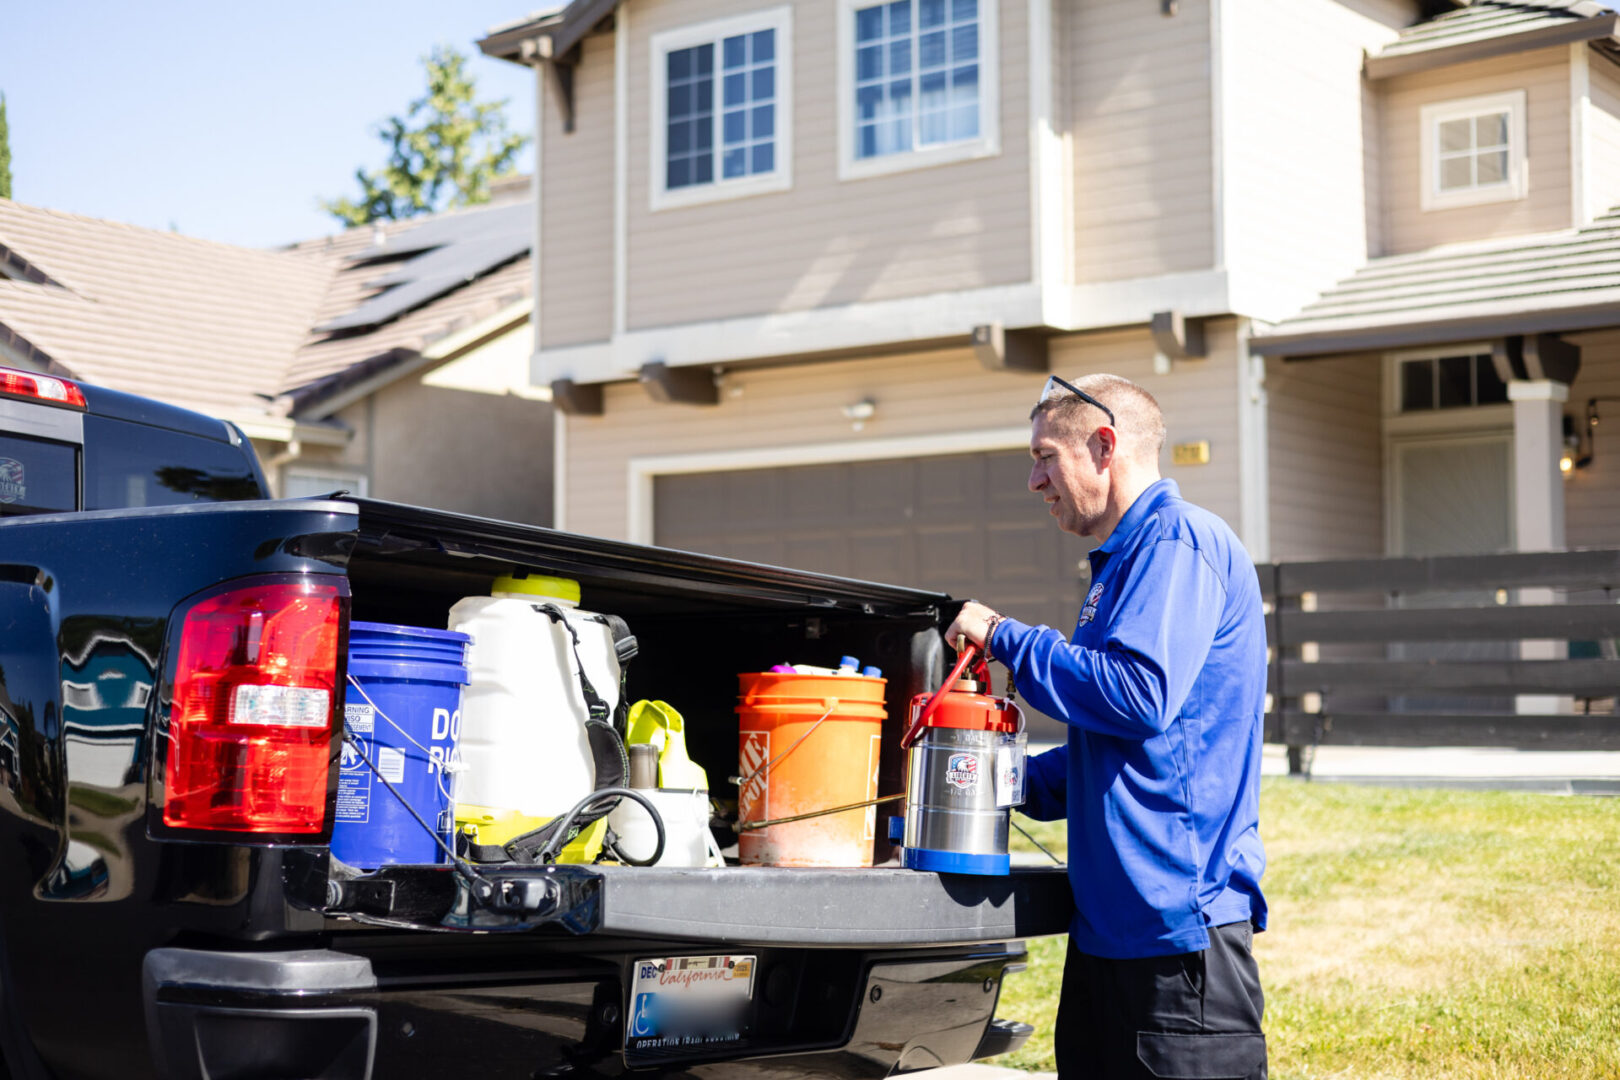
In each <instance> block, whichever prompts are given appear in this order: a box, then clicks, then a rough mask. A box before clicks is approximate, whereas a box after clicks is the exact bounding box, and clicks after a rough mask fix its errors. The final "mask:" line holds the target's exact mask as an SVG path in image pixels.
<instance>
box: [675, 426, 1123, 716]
mask: <svg viewBox="0 0 1620 1080" xmlns="http://www.w3.org/2000/svg"><path fill="white" fill-rule="evenodd" d="M1028 480H1029V454H1028V452H1027V451H1024V450H1007V451H998V452H993V453H978V454H953V455H950V456H947V457H930V458H915V459H897V460H891V461H858V462H849V463H842V464H835V465H800V466H792V467H787V468H773V469H742V470H737V471H733V472H721V473H701V474H692V475H679V476H663V477H659V478H658V479H657V481H656V485H655V488H654V508H655V509H654V515H655V516H654V530H655V533H654V535H655V539H656V541H657V542H658V543H659V544H663V545H666V546H668V547H675V548H682V549H685V550H687V551H703V552H709V553H711V554H716V555H724V556H728V557H731V558H738V559H747V560H750V561H752V562H762V563H770V564H772V565H776V566H791V567H796V568H799V569H804V570H817V571H821V572H824V573H829V574H840V575H843V576H846V577H855V578H864V579H867V580H871V581H882V582H888V583H892V584H896V585H910V586H914V587H916V588H922V589H934V590H938V591H941V592H946V593H949V594H950V595H952V596H955V597H958V598H967V597H972V598H974V599H976V600H982V601H983V602H984V603H986V604H989V605H990V606H991V607H994V608H996V609H997V610H998V611H1002V612H1005V613H1006V614H1008V615H1012V616H1016V617H1017V618H1019V619H1021V620H1023V621H1024V622H1029V623H1045V624H1046V625H1048V626H1055V627H1058V628H1059V629H1060V630H1062V631H1063V633H1064V634H1068V633H1069V632H1070V631H1071V630H1072V629H1073V628H1074V621H1075V618H1076V616H1077V614H1078V612H1079V610H1080V600H1081V593H1082V592H1083V581H1084V577H1083V575H1084V574H1086V573H1087V572H1088V571H1087V569H1086V567H1085V553H1086V552H1087V551H1088V550H1090V548H1091V546H1092V542H1091V541H1090V540H1089V539H1088V540H1081V539H1080V538H1078V537H1074V536H1070V535H1068V534H1067V533H1062V532H1059V531H1058V528H1057V524H1056V523H1055V522H1054V521H1053V520H1052V518H1051V516H1050V515H1049V514H1048V513H1047V511H1046V506H1045V504H1044V503H1043V502H1042V501H1041V500H1040V499H1039V498H1037V497H1036V496H1035V495H1033V494H1031V493H1030V491H1029V490H1028V487H1027V484H1028ZM998 682H999V679H998ZM1042 727H1045V725H1042ZM1051 730H1052V729H1050V728H1048V729H1047V731H1051Z"/></svg>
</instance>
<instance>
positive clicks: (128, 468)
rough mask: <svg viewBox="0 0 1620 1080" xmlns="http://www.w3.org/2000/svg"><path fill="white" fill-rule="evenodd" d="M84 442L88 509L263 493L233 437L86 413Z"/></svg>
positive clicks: (202, 500)
mask: <svg viewBox="0 0 1620 1080" xmlns="http://www.w3.org/2000/svg"><path fill="white" fill-rule="evenodd" d="M84 444H85V449H84V508H85V509H86V510H111V509H115V508H117V507H123V506H173V505H176V504H180V503H192V502H218V501H225V500H231V499H254V498H258V497H259V495H260V492H259V485H258V483H257V482H256V481H255V480H254V478H253V472H252V469H251V467H250V466H249V465H248V463H247V460H246V458H245V457H244V456H243V452H242V450H241V449H239V448H238V447H234V446H232V445H230V444H229V443H224V442H221V443H210V442H206V441H202V440H198V439H196V438H195V437H191V436H185V435H181V434H180V433H178V432H171V431H165V430H163V429H161V428H152V427H147V426H146V425H144V424H131V423H127V422H125V421H123V420H112V419H108V418H107V417H100V416H86V417H85V418H84ZM6 456H16V455H6ZM177 462H184V463H185V464H183V465H180V464H177ZM42 479H43V477H42Z"/></svg>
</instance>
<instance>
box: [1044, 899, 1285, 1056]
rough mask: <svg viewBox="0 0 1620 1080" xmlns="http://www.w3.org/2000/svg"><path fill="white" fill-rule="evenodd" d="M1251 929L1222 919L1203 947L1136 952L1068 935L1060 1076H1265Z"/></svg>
mask: <svg viewBox="0 0 1620 1080" xmlns="http://www.w3.org/2000/svg"><path fill="white" fill-rule="evenodd" d="M1253 944H1254V929H1253V927H1251V926H1250V925H1249V924H1248V923H1246V922H1243V923H1230V924H1228V925H1226V926H1219V927H1216V928H1214V929H1212V930H1211V931H1210V932H1209V948H1207V949H1205V950H1204V951H1202V952H1192V953H1180V954H1177V955H1175V956H1154V957H1148V958H1146V959H1142V960H1107V959H1104V958H1102V957H1099V956H1089V955H1087V954H1085V953H1082V952H1080V951H1079V950H1078V949H1076V948H1075V947H1074V943H1073V942H1072V941H1071V942H1070V943H1069V955H1068V959H1067V960H1066V961H1065V963H1064V967H1063V996H1062V998H1061V999H1060V1000H1059V1002H1058V1014H1057V1031H1056V1040H1055V1041H1056V1050H1057V1066H1058V1076H1059V1077H1060V1078H1061V1080H1138V1078H1141V1080H1148V1078H1154V1077H1159V1078H1165V1077H1174V1078H1176V1080H1265V1076H1266V1037H1265V1035H1264V1034H1262V1033H1261V1031H1260V1018H1261V1016H1262V1015H1263V1014H1264V1013H1265V1008H1266V1002H1265V995H1264V994H1262V993H1261V992H1260V975H1259V971H1258V970H1257V969H1256V967H1255V963H1254V953H1253V951H1252V949H1253Z"/></svg>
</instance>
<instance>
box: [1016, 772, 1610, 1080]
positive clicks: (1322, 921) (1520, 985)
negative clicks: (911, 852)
mask: <svg viewBox="0 0 1620 1080" xmlns="http://www.w3.org/2000/svg"><path fill="white" fill-rule="evenodd" d="M1260 821H1261V832H1262V834H1263V835H1264V837H1265V842H1266V848H1267V854H1268V856H1269V859H1270V866H1269V868H1268V870H1267V873H1266V877H1265V881H1264V883H1263V885H1264V888H1265V892H1266V897H1267V899H1268V901H1269V902H1270V905H1271V928H1270V930H1268V931H1267V932H1266V933H1265V934H1262V935H1260V937H1258V938H1257V939H1256V944H1255V951H1256V954H1257V955H1258V957H1259V962H1260V975H1261V979H1262V982H1263V983H1264V986H1265V991H1266V1034H1267V1040H1268V1042H1269V1044H1270V1047H1271V1076H1272V1077H1273V1078H1274V1080H1306V1078H1316V1077H1338V1078H1347V1080H1352V1078H1353V1080H1375V1078H1376V1080H1384V1078H1391V1080H1393V1078H1402V1080H1404V1078H1412V1080H1418V1078H1423V1080H1428V1078H1431V1077H1446V1078H1448V1080H1450V1078H1458V1080H1467V1078H1479V1080H1485V1078H1489V1080H1509V1078H1513V1080H1518V1078H1522V1077H1549V1078H1568V1080H1577V1078H1579V1080H1591V1078H1594V1077H1607V1078H1620V799H1602V798H1579V797H1576V798H1569V797H1556V796H1548V795H1529V794H1516V793H1506V792H1460V791H1417V790H1401V789H1387V788H1376V787H1354V786H1349V785H1334V784H1315V783H1303V782H1300V781H1296V780H1289V779H1284V778H1280V777H1279V778H1268V779H1267V780H1266V781H1265V783H1264V784H1263V786H1262V788H1261V818H1260ZM1019 822H1020V824H1022V825H1023V826H1024V827H1025V828H1027V829H1029V830H1030V831H1031V832H1032V833H1034V834H1035V835H1036V836H1037V837H1038V838H1040V839H1041V841H1042V842H1043V843H1045V844H1046V845H1047V846H1048V847H1052V846H1053V844H1054V843H1056V844H1059V845H1061V844H1062V831H1061V826H1059V827H1057V828H1054V827H1053V826H1050V825H1043V824H1039V823H1034V822H1030V821H1027V820H1025V819H1019ZM1015 839H1016V840H1017V841H1018V843H1016V844H1015V848H1016V847H1018V846H1020V845H1023V847H1024V849H1025V850H1032V849H1029V848H1028V847H1027V844H1023V841H1022V838H1019V837H1016V834H1015ZM1056 850H1061V849H1056ZM1029 946H1030V966H1029V971H1028V972H1026V973H1024V974H1022V975H1017V976H1013V977H1012V978H1010V979H1008V980H1007V988H1006V991H1005V993H1004V994H1003V996H1002V1002H1003V1004H1002V1005H1001V1007H1000V1008H999V1009H998V1010H997V1011H998V1013H999V1015H1001V1016H1004V1017H1007V1018H1009V1019H1012V1018H1017V1019H1021V1020H1027V1021H1029V1022H1030V1023H1033V1024H1034V1025H1035V1026H1036V1028H1037V1034H1036V1035H1035V1037H1034V1038H1032V1039H1031V1040H1030V1042H1029V1044H1028V1045H1027V1046H1025V1047H1024V1049H1023V1050H1022V1051H1020V1052H1019V1053H1017V1054H1011V1055H1008V1056H1007V1057H1005V1058H1003V1059H1001V1060H1000V1061H999V1062H997V1063H998V1064H1004V1065H1012V1066H1015V1067H1018V1068H1025V1069H1047V1070H1049V1069H1052V1068H1053V1062H1052V1056H1051V1051H1052V1041H1051V1033H1052V1021H1053V1018H1054V1014H1055V1012H1056V1003H1057V992H1058V986H1059V980H1060V977H1061V972H1062V964H1063V949H1064V939H1062V938H1046V939H1042V940H1038V941H1031V942H1030V943H1029Z"/></svg>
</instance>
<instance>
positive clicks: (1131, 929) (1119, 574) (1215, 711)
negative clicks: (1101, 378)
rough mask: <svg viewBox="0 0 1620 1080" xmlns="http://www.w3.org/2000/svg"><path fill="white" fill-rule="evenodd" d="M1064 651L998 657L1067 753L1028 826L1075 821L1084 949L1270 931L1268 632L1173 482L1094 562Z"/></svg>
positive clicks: (1195, 944)
mask: <svg viewBox="0 0 1620 1080" xmlns="http://www.w3.org/2000/svg"><path fill="white" fill-rule="evenodd" d="M1091 568H1092V575H1091V587H1090V589H1089V590H1088V591H1087V594H1086V601H1085V605H1084V607H1083V608H1082V609H1081V612H1080V618H1079V624H1078V625H1077V626H1076V627H1075V631H1074V634H1073V636H1072V638H1071V639H1070V640H1067V641H1066V640H1064V638H1063V635H1062V634H1061V633H1059V632H1058V631H1056V630H1053V629H1051V628H1050V627H1045V626H1028V625H1025V624H1024V623H1020V622H1018V621H1017V620H1015V619H1005V620H1003V621H1002V622H1001V623H1000V624H999V625H998V626H997V627H996V629H995V632H994V634H993V636H992V639H991V642H990V651H991V654H992V655H993V656H994V657H995V658H996V659H997V660H999V661H1001V662H1002V663H1003V664H1005V665H1006V666H1007V668H1008V669H1009V670H1010V671H1012V673H1013V677H1014V679H1015V681H1016V683H1017V686H1018V692H1019V693H1020V694H1021V695H1023V697H1024V700H1026V701H1027V702H1028V703H1029V704H1030V705H1033V706H1034V707H1035V708H1037V709H1040V710H1041V711H1042V712H1044V713H1046V714H1048V715H1049V716H1053V717H1056V718H1057V719H1059V720H1061V721H1063V722H1064V723H1065V724H1067V725H1068V729H1069V738H1068V743H1067V745H1065V746H1059V747H1057V748H1056V749H1054V750H1051V751H1049V752H1047V753H1045V754H1041V755H1039V756H1038V757H1036V758H1034V759H1033V760H1032V761H1031V762H1030V766H1029V781H1028V801H1027V802H1026V803H1025V804H1024V807H1023V811H1024V813H1026V814H1028V815H1030V816H1031V817H1034V818H1037V819H1040V820H1053V819H1056V818H1061V817H1067V818H1068V821H1069V881H1070V883H1071V885H1072V886H1073V889H1074V902H1075V915H1074V920H1073V923H1072V925H1071V927H1070V933H1071V936H1072V939H1073V941H1074V944H1075V946H1076V947H1077V948H1078V949H1080V951H1081V952H1085V953H1090V954H1091V955H1094V956H1104V957H1110V958H1131V957H1145V956H1163V955H1169V954H1172V953H1182V952H1194V951H1197V950H1200V949H1205V948H1207V947H1208V946H1209V934H1208V927H1211V926H1220V925H1224V924H1226V923H1231V922H1243V921H1252V922H1253V923H1254V924H1255V925H1256V926H1257V927H1259V928H1261V929H1264V927H1265V920H1266V904H1265V898H1264V897H1263V896H1262V895H1261V892H1260V875H1261V873H1262V872H1263V871H1264V869H1265V853H1264V851H1263V849H1262V847H1261V844H1260V827H1259V820H1260V754H1261V717H1262V713H1263V712H1264V709H1265V693H1266V633H1265V619H1264V615H1263V614H1262V612H1261V608H1260V589H1259V582H1258V581H1257V579H1256V577H1255V572H1254V564H1253V563H1252V562H1251V561H1250V560H1249V556H1248V553H1247V552H1246V551H1244V549H1243V545H1242V544H1241V543H1240V542H1239V541H1238V538H1237V537H1236V536H1235V535H1234V534H1233V532H1232V530H1231V529H1230V528H1228V527H1227V525H1226V523H1225V522H1223V521H1222V520H1221V519H1220V518H1218V517H1216V516H1215V515H1214V514H1212V513H1210V512H1209V511H1207V510H1204V509H1201V508H1200V507H1197V506H1194V505H1192V504H1191V503H1189V502H1186V501H1185V500H1184V499H1182V498H1181V493H1180V490H1179V489H1178V488H1177V487H1176V484H1175V481H1173V480H1160V481H1158V482H1157V483H1156V484H1154V485H1153V486H1152V487H1150V488H1148V489H1147V491H1145V492H1143V493H1142V495H1141V496H1140V497H1138V498H1137V500H1136V502H1135V503H1133V504H1132V505H1131V508H1130V509H1129V510H1128V511H1127V512H1126V514H1125V516H1124V518H1122V519H1121V520H1120V523H1119V525H1118V526H1117V527H1116V528H1115V529H1114V531H1113V533H1112V534H1111V535H1110V536H1109V537H1108V540H1107V541H1106V542H1105V543H1103V544H1102V546H1100V547H1099V548H1097V550H1095V551H1093V552H1092V553H1091Z"/></svg>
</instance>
